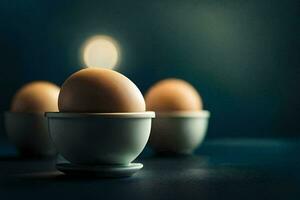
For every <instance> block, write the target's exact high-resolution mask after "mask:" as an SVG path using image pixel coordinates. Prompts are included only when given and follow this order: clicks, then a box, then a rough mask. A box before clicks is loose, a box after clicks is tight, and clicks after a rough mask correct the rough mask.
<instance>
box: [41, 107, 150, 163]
mask: <svg viewBox="0 0 300 200" xmlns="http://www.w3.org/2000/svg"><path fill="white" fill-rule="evenodd" d="M46 116H47V118H48V123H49V131H50V136H51V138H52V140H53V142H54V145H55V147H56V148H57V150H58V152H59V153H61V154H62V156H63V157H65V158H66V159H67V160H68V161H70V162H71V163H74V164H82V165H105V164H108V165H112V164H116V165H128V164H129V163H131V162H132V161H133V160H134V159H135V158H136V157H137V156H138V155H139V154H140V153H141V152H142V150H143V149H144V147H145V145H146V143H147V141H148V138H149V135H150V130H151V119H152V118H154V117H155V114H154V112H141V113H59V112H58V113H46Z"/></svg>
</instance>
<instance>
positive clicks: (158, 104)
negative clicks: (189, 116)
mask: <svg viewBox="0 0 300 200" xmlns="http://www.w3.org/2000/svg"><path fill="white" fill-rule="evenodd" d="M145 102H146V108H147V110H152V111H155V112H172V111H199V110H202V107H203V104H202V98H201V96H200V95H199V93H198V92H197V90H196V89H195V88H194V87H193V86H192V85H191V84H190V83H188V82H186V81H184V80H181V79H175V78H169V79H165V80H161V81H159V82H157V83H156V84H154V85H153V86H152V87H151V88H150V89H149V90H148V91H147V93H146V94H145Z"/></svg>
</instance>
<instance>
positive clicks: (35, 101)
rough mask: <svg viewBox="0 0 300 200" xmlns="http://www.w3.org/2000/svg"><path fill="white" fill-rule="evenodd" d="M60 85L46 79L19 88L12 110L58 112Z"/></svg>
mask: <svg viewBox="0 0 300 200" xmlns="http://www.w3.org/2000/svg"><path fill="white" fill-rule="evenodd" d="M58 94H59V87H58V86H57V85H54V84H53V83H49V82H46V81H35V82H31V83H29V84H26V85H24V86H23V87H22V88H21V89H19V90H18V91H17V93H16V95H15V96H14V98H13V100H12V105H11V111H12V112H23V113H44V112H57V111H58V106H57V101H58Z"/></svg>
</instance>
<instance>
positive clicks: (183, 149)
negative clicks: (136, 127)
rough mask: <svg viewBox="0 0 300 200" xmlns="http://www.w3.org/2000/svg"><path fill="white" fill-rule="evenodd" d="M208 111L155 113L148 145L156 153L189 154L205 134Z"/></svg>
mask: <svg viewBox="0 0 300 200" xmlns="http://www.w3.org/2000/svg"><path fill="white" fill-rule="evenodd" d="M209 116H210V113H209V112H208V111H197V112H167V113H156V118H155V119H154V120H153V122H152V123H153V124H152V129H151V135H150V139H149V144H150V146H151V147H152V148H153V149H154V150H155V151H156V152H158V153H175V154H191V153H193V151H194V150H195V149H196V148H197V147H198V146H199V145H200V144H201V143H202V141H203V140H204V137H205V135H206V130H207V126H208V119H209Z"/></svg>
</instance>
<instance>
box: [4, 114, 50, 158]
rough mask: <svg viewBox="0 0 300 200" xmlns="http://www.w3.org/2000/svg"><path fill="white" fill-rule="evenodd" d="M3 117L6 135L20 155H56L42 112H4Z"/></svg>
mask: <svg viewBox="0 0 300 200" xmlns="http://www.w3.org/2000/svg"><path fill="white" fill-rule="evenodd" d="M4 118H5V129H6V134H7V137H8V139H9V140H10V142H12V143H13V144H14V145H15V146H16V148H17V150H18V151H19V153H20V154H21V156H25V157H49V156H54V155H56V150H55V148H54V145H53V143H52V141H51V139H50V136H49V133H48V123H47V118H46V117H45V116H44V114H42V113H17V112H6V113H5V116H4Z"/></svg>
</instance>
